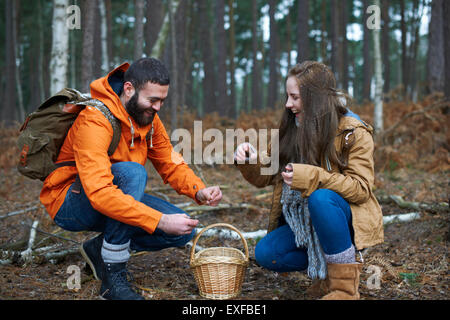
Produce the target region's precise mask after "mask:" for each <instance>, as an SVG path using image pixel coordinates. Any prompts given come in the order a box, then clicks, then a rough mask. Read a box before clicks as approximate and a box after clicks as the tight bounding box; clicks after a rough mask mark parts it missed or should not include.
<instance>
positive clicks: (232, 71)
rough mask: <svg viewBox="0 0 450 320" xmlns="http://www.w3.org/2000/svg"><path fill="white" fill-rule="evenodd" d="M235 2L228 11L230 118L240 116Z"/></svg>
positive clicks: (230, 3)
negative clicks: (237, 97)
mask: <svg viewBox="0 0 450 320" xmlns="http://www.w3.org/2000/svg"><path fill="white" fill-rule="evenodd" d="M233 2H234V1H233V0H228V9H229V20H230V30H229V34H230V50H229V59H230V67H229V69H230V80H231V81H230V106H231V108H230V116H231V117H232V118H236V117H237V114H238V110H237V103H236V75H235V69H236V66H235V63H234V56H235V50H236V37H235V26H234V6H233Z"/></svg>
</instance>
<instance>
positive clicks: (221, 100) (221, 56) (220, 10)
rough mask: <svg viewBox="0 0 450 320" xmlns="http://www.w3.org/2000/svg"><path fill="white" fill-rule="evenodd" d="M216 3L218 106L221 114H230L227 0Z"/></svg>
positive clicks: (217, 0)
mask: <svg viewBox="0 0 450 320" xmlns="http://www.w3.org/2000/svg"><path fill="white" fill-rule="evenodd" d="M214 3H215V17H216V18H215V20H216V28H215V29H216V37H215V39H216V41H215V44H216V52H217V73H216V74H217V77H216V79H217V82H216V86H217V87H216V92H217V107H218V112H219V115H221V116H230V109H231V108H230V103H229V101H228V86H227V45H226V34H225V28H224V25H225V22H224V16H225V1H224V0H216V1H214Z"/></svg>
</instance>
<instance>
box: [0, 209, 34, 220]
mask: <svg viewBox="0 0 450 320" xmlns="http://www.w3.org/2000/svg"><path fill="white" fill-rule="evenodd" d="M40 207H41V206H40V205H37V206H33V207H30V208H26V209H22V210H17V211H13V212H9V213H7V214H5V215H3V216H0V220H1V219H5V218H9V217H12V216H16V215H18V214H22V213H26V212H29V211H33V210H37V209H39V208H40Z"/></svg>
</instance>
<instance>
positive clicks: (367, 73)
mask: <svg viewBox="0 0 450 320" xmlns="http://www.w3.org/2000/svg"><path fill="white" fill-rule="evenodd" d="M368 6H369V1H368V0H364V7H363V8H364V9H363V10H364V14H363V21H362V23H363V28H364V36H363V61H364V62H363V63H364V65H363V100H367V101H369V100H370V87H371V82H372V68H371V66H372V58H371V55H370V33H371V30H369V29H368V28H367V24H366V22H367V19H368V14H367V7H368Z"/></svg>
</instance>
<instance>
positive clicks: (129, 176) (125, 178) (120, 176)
mask: <svg viewBox="0 0 450 320" xmlns="http://www.w3.org/2000/svg"><path fill="white" fill-rule="evenodd" d="M111 172H112V174H113V175H114V180H113V183H114V184H115V185H117V186H118V187H119V189H121V190H122V191H123V193H125V194H129V195H131V196H133V197H134V199H136V200H137V201H141V202H143V203H145V204H146V205H147V206H149V207H151V208H153V209H155V210H158V211H160V212H162V213H164V214H174V213H184V214H186V212H184V211H183V210H181V209H180V208H177V207H176V206H174V205H172V204H170V203H169V202H166V201H164V200H161V199H159V198H157V197H154V196H151V195H148V194H146V193H144V191H145V187H146V185H147V172H146V170H145V168H144V167H143V166H142V165H140V164H138V163H136V162H119V163H115V164H113V165H112V166H111ZM71 191H72V186H71V187H70V188H69V191H68V192H67V195H66V198H65V200H64V203H63V205H62V206H61V208H60V209H59V211H58V213H57V214H56V216H55V219H54V221H55V223H56V224H57V225H58V226H60V227H61V228H63V229H65V230H69V231H97V232H102V233H104V239H105V241H106V242H107V243H110V244H115V245H119V244H125V243H127V242H128V241H130V240H131V242H130V249H131V250H135V251H156V250H161V249H164V248H169V247H181V246H184V245H185V244H186V243H187V242H189V241H190V240H191V239H192V238H193V236H194V235H195V229H194V230H193V231H192V233H191V234H189V235H183V236H176V235H169V234H167V233H165V232H163V231H161V230H159V229H156V230H155V232H154V233H153V234H149V233H147V232H146V231H145V230H144V229H142V228H139V227H136V226H131V225H127V224H125V223H122V222H120V221H117V220H114V219H111V218H109V217H108V216H106V215H103V214H101V213H100V212H98V211H96V210H95V209H94V208H93V207H92V205H91V203H90V202H89V199H88V198H87V196H86V194H85V193H84V190H83V188H81V192H80V193H79V194H77V193H73V192H71Z"/></svg>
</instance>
